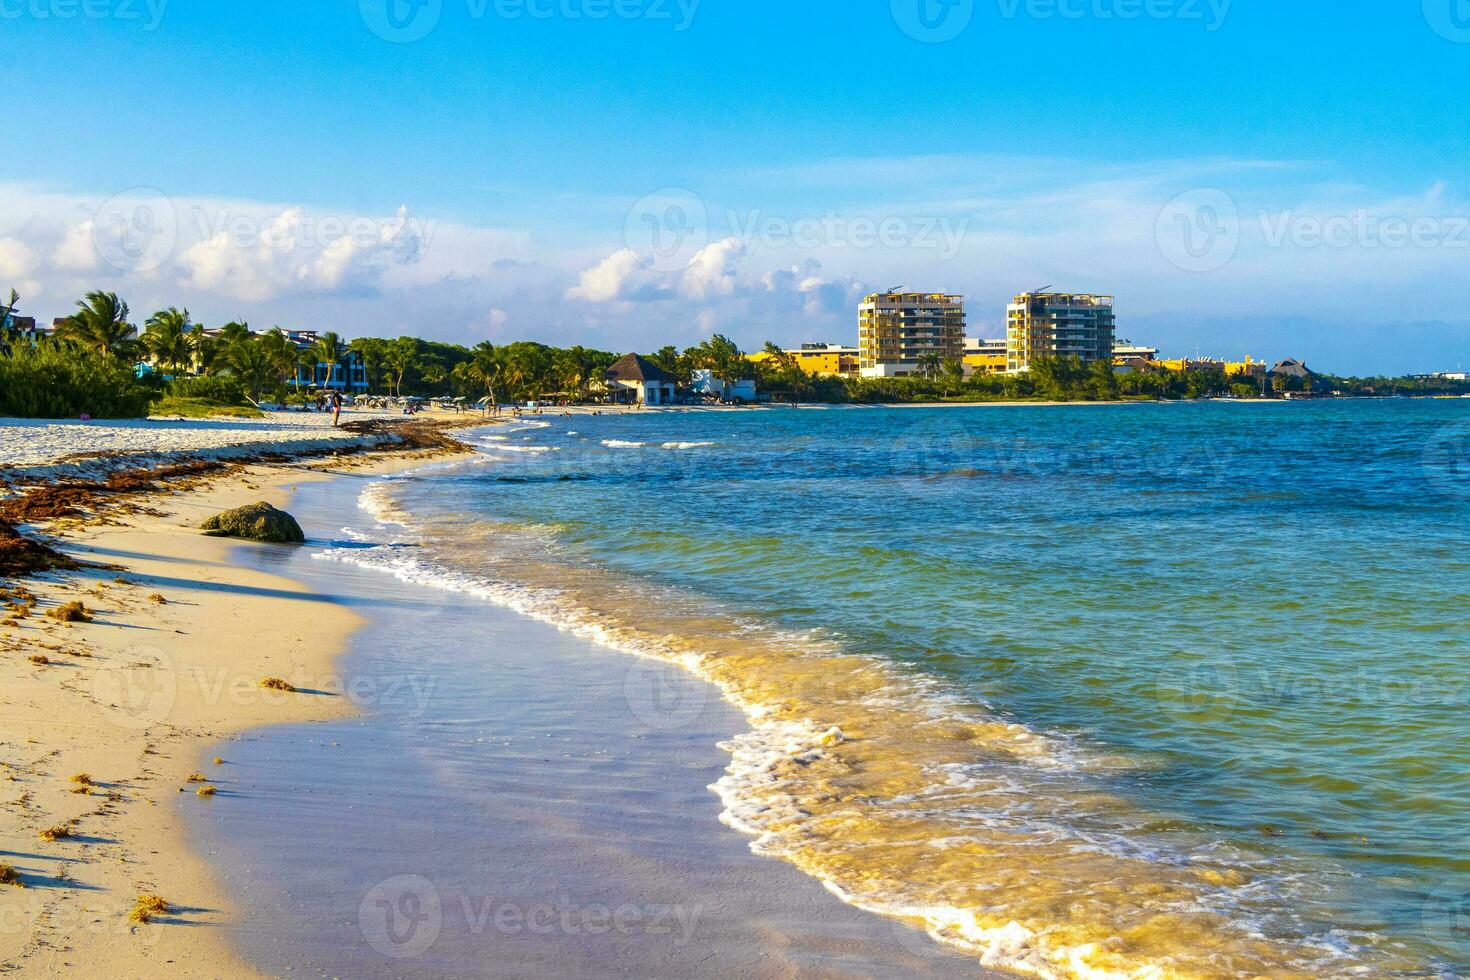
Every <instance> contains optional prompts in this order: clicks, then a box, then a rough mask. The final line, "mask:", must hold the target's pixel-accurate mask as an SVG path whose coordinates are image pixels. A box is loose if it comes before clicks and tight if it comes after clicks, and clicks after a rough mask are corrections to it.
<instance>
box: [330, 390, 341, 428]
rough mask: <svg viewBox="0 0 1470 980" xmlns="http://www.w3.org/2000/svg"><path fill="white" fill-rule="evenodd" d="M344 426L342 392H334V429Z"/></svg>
mask: <svg viewBox="0 0 1470 980" xmlns="http://www.w3.org/2000/svg"><path fill="white" fill-rule="evenodd" d="M341 424H342V392H340V391H334V392H332V428H334V429H335V428H336V427H337V426H339V425H341Z"/></svg>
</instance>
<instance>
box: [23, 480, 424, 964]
mask: <svg viewBox="0 0 1470 980" xmlns="http://www.w3.org/2000/svg"><path fill="white" fill-rule="evenodd" d="M376 465H378V466H394V465H411V464H406V463H405V462H403V461H398V462H396V463H389V464H383V463H378V464H376ZM324 478H325V475H324V474H323V473H321V472H314V471H313V470H312V469H311V468H310V464H307V465H303V466H302V467H301V468H264V467H251V468H247V469H245V470H244V471H243V472H241V473H239V474H238V475H236V476H233V477H231V478H228V479H223V480H217V481H214V482H211V483H210V484H208V485H207V486H205V487H201V488H198V489H195V490H191V491H188V492H185V493H182V494H179V495H176V496H159V497H154V498H151V499H150V500H149V501H148V507H149V509H150V510H151V511H152V512H151V513H147V514H133V515H129V516H128V517H127V518H126V519H125V520H124V521H120V522H117V523H113V522H111V521H110V522H109V523H108V524H107V525H104V526H97V527H85V528H80V529H75V530H71V531H64V532H62V533H64V534H65V537H64V538H63V539H62V542H63V545H64V550H65V551H66V552H67V553H68V554H70V555H72V556H74V557H75V558H77V559H79V560H81V561H84V562H95V563H97V564H98V565H102V566H109V567H106V568H84V569H81V570H78V571H75V572H68V573H66V574H65V575H64V576H61V577H59V578H55V577H53V578H52V579H51V580H49V581H43V582H35V581H32V582H28V583H26V585H27V587H28V588H29V589H30V590H31V591H32V592H34V593H35V594H36V596H37V597H38V599H39V603H38V605H37V607H36V608H35V610H34V612H33V613H32V615H30V616H28V617H26V618H25V619H23V620H21V621H20V622H18V623H15V624H13V625H10V626H9V627H8V628H5V629H3V630H0V646H3V649H4V651H5V656H4V657H3V659H0V691H3V692H4V693H3V694H0V714H3V720H0V745H3V746H4V758H3V762H4V785H5V787H6V790H5V794H6V799H5V800H4V803H5V805H4V806H3V807H0V841H3V843H0V861H3V862H5V863H6V864H9V865H11V866H13V867H14V868H15V869H16V871H17V872H18V873H19V875H20V881H21V883H22V884H23V885H24V887H22V888H0V963H3V964H4V965H5V968H6V969H8V970H14V971H16V972H18V974H19V975H22V976H31V975H34V976H54V975H56V974H57V973H58V972H60V971H67V972H83V971H88V972H96V973H98V974H100V975H110V976H129V977H133V976H150V975H151V976H159V975H166V974H170V973H172V974H174V975H179V974H180V973H188V974H189V975H216V976H249V975H254V971H253V970H251V968H250V967H248V966H247V965H246V964H245V963H244V962H243V961H242V960H240V959H239V958H237V957H236V956H235V955H234V954H233V953H232V952H231V949H230V947H229V945H228V944H227V943H226V942H224V941H223V939H222V937H221V934H220V931H219V930H218V929H214V928H189V927H188V926H210V925H218V924H219V923H221V922H223V921H225V920H226V918H227V917H228V914H229V911H228V910H229V903H228V901H227V900H226V898H225V896H224V895H222V894H221V893H220V891H219V890H218V888H217V887H216V886H215V885H214V883H213V877H212V876H211V874H210V871H209V869H208V868H207V867H206V866H205V864H204V862H202V861H201V860H199V859H198V858H197V857H195V856H194V855H192V854H190V853H189V852H188V850H187V849H186V848H185V847H183V846H182V844H181V841H182V827H181V822H180V816H181V814H180V812H179V809H178V808H179V806H180V801H181V800H183V801H185V802H186V804H187V805H195V806H212V805H216V804H217V803H220V802H224V800H223V799H218V798H217V799H211V798H208V797H201V796H199V795H198V794H197V790H198V789H199V786H200V785H201V784H199V783H193V782H190V781H189V779H190V777H191V775H193V774H194V773H196V772H200V771H201V768H202V769H203V770H204V771H203V772H202V774H203V775H204V776H206V777H208V780H209V781H208V783H207V784H203V785H215V786H218V787H220V790H221V792H223V791H224V790H225V788H226V787H227V786H228V783H229V763H228V760H225V761H224V763H223V764H220V765H213V763H212V762H211V763H210V764H208V765H204V766H202V767H201V761H200V751H201V747H202V746H204V745H206V744H207V743H209V742H212V741H217V740H219V739H222V738H225V737H227V736H229V735H231V734H233V733H236V732H240V731H244V730H247V729H249V728H253V727H256V726H260V725H270V724H278V723H282V722H287V721H300V720H307V719H324V718H328V717H332V716H334V715H337V714H339V713H340V712H342V711H344V710H345V708H344V707H343V703H342V702H341V701H340V700H339V699H335V698H332V697H323V696H316V695H312V694H297V695H290V694H283V693H280V692H276V691H271V690H267V689H264V688H262V687H261V686H260V684H261V681H262V680H264V679H265V678H267V677H272V676H279V677H287V678H290V677H295V678H296V681H295V683H296V685H297V686H298V687H303V688H310V687H311V686H312V682H311V680H310V679H312V678H318V679H322V680H326V679H328V678H330V676H331V671H332V664H333V659H334V657H335V656H336V654H337V653H338V652H339V651H340V649H341V646H342V644H343V643H344V641H345V640H346V638H347V637H348V636H349V635H350V634H351V632H352V631H353V630H354V629H355V628H356V627H357V626H358V622H359V621H358V619H357V617H355V616H354V615H353V614H351V613H350V612H348V611H346V610H344V609H342V608H340V607H338V606H334V605H332V604H329V603H322V602H319V601H315V600H314V598H313V597H312V595H311V594H310V593H309V592H308V591H307V590H305V589H303V588H302V587H301V586H299V585H297V584H296V583H294V582H291V581H289V580H286V579H283V578H280V577H277V576H272V575H268V574H263V573H261V572H258V571H253V570H249V569H246V568H242V567H239V566H238V565H236V564H234V563H232V562H231V561H230V557H229V556H230V552H231V550H232V549H233V548H235V547H237V546H238V545H239V543H238V542H234V541H229V540H223V539H215V538H208V537H204V536H203V535H201V534H200V533H199V532H198V531H197V530H195V528H196V527H197V525H198V524H199V522H200V521H202V520H203V519H204V518H205V517H207V516H210V515H211V514H214V513H217V512H218V511H220V510H222V509H228V508H230V507H235V506H240V505H243V504H245V503H249V502H253V501H256V500H266V501H270V502H272V503H275V504H279V505H284V504H285V503H286V502H287V501H288V498H289V497H290V494H291V488H292V487H294V486H297V485H299V484H300V483H301V482H302V481H306V480H320V479H324ZM160 599H161V600H162V601H159V600H160ZM72 601H79V602H82V603H83V604H84V605H85V606H86V607H87V608H88V609H89V610H91V611H92V614H93V616H94V618H93V621H92V622H90V623H61V622H58V621H56V620H53V619H50V618H48V617H47V616H46V615H45V614H46V613H47V612H48V611H49V610H52V609H55V608H56V607H57V606H59V605H61V604H63V603H67V602H72ZM37 657H44V658H45V660H46V661H48V662H46V663H44V664H40V663H36V662H33V661H34V658H37ZM79 775H85V776H87V777H89V779H90V782H88V783H87V784H86V785H83V784H81V783H79V782H77V781H75V780H74V777H77V776H79ZM53 827H67V828H68V829H69V836H66V837H63V838H61V839H57V840H54V841H48V840H44V839H42V837H41V834H42V832H43V831H45V830H47V829H48V828H53ZM143 894H156V895H159V896H161V897H163V898H164V899H165V900H166V901H168V902H169V903H170V904H171V905H172V906H174V907H175V909H176V910H177V911H176V912H175V913H173V914H169V915H165V916H161V917H159V918H158V919H157V920H155V922H153V923H150V924H138V923H135V922H131V921H129V913H130V912H131V910H132V908H133V906H134V902H135V900H136V898H137V896H139V895H143ZM196 971H197V972H196Z"/></svg>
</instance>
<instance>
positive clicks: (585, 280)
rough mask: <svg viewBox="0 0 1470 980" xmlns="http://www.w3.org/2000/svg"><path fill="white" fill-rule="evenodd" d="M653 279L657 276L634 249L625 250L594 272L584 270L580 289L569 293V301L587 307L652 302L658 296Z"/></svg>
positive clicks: (577, 287)
mask: <svg viewBox="0 0 1470 980" xmlns="http://www.w3.org/2000/svg"><path fill="white" fill-rule="evenodd" d="M654 279H655V276H654V274H653V273H652V272H651V271H650V270H649V268H648V267H647V266H646V265H644V264H643V260H642V259H640V258H639V257H638V253H637V252H635V251H633V250H632V249H631V248H623V249H619V250H618V251H616V252H614V253H613V254H611V255H609V256H608V257H607V258H605V259H603V260H602V261H601V262H598V263H597V264H596V265H594V266H592V267H591V268H588V269H583V270H582V273H581V275H579V276H578V277H577V285H575V286H573V287H571V288H570V289H568V290H567V291H566V298H567V299H569V300H583V301H585V302H588V303H608V302H612V301H613V300H633V299H651V298H655V296H656V295H657V293H658V292H659V289H658V287H657V285H656V284H655V282H654ZM650 290H652V291H651V292H650Z"/></svg>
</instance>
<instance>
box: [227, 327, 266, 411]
mask: <svg viewBox="0 0 1470 980" xmlns="http://www.w3.org/2000/svg"><path fill="white" fill-rule="evenodd" d="M227 356H228V357H229V361H230V367H231V368H233V369H234V371H235V373H236V374H237V375H239V376H240V380H241V381H242V382H244V384H245V387H246V389H247V390H248V391H249V392H250V400H251V401H253V402H259V401H260V392H261V390H262V389H264V388H265V386H266V385H267V384H269V383H270V381H271V379H272V378H275V377H277V374H276V361H275V359H274V358H273V357H272V354H271V351H270V349H269V347H268V346H267V345H266V343H265V342H264V341H263V340H246V341H243V342H241V343H238V344H235V345H234V346H232V347H230V348H229V350H228V351H227Z"/></svg>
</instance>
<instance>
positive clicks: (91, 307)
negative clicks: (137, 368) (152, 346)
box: [56, 291, 134, 357]
mask: <svg viewBox="0 0 1470 980" xmlns="http://www.w3.org/2000/svg"><path fill="white" fill-rule="evenodd" d="M133 334H134V330H133V325H132V324H131V323H129V322H128V304H126V303H124V302H123V301H122V300H120V299H118V298H117V293H104V292H100V291H99V292H91V293H88V294H87V298H86V299H84V300H78V301H77V311H76V312H75V313H73V314H72V315H71V316H69V317H67V318H66V319H65V320H63V321H62V322H61V324H60V325H59V326H58V327H57V329H56V336H57V339H59V340H69V341H71V342H72V343H74V344H76V345H77V346H79V347H84V348H86V349H88V350H94V351H96V352H97V353H99V354H101V355H102V356H103V357H113V356H117V357H121V356H123V355H124V354H125V353H127V351H128V350H129V349H130V348H131V346H132V339H133Z"/></svg>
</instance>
